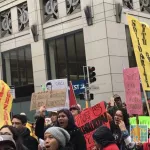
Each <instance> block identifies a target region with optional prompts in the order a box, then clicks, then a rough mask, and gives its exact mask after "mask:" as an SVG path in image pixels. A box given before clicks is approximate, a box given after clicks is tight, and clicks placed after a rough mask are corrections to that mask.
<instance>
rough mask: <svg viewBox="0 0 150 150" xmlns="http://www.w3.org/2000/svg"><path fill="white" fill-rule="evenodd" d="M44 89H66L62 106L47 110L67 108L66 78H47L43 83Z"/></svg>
mask: <svg viewBox="0 0 150 150" xmlns="http://www.w3.org/2000/svg"><path fill="white" fill-rule="evenodd" d="M45 88H46V91H53V90H62V89H66V103H65V106H63V107H53V108H48V109H47V110H48V111H56V110H60V109H62V108H69V95H68V81H67V79H55V80H48V81H46V83H45Z"/></svg>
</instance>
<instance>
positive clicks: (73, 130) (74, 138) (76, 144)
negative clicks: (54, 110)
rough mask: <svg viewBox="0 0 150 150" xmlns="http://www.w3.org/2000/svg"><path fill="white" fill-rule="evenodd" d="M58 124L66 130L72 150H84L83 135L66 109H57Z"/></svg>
mask: <svg viewBox="0 0 150 150" xmlns="http://www.w3.org/2000/svg"><path fill="white" fill-rule="evenodd" d="M58 126H59V127H61V128H63V129H65V130H67V131H68V133H69V134H70V143H71V144H72V145H73V149H74V150H86V141H85V139H84V135H83V133H82V132H81V131H80V129H79V128H78V127H77V126H76V125H75V121H74V117H73V115H72V113H71V112H70V111H69V110H68V109H62V110H60V111H58Z"/></svg>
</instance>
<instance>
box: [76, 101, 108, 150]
mask: <svg viewBox="0 0 150 150" xmlns="http://www.w3.org/2000/svg"><path fill="white" fill-rule="evenodd" d="M75 121H76V125H77V126H78V127H79V128H80V130H81V131H82V132H83V133H84V137H85V140H86V144H87V150H92V148H93V147H94V141H93V138H92V135H93V133H94V131H95V130H96V129H97V128H98V127H100V126H101V125H106V126H108V127H109V121H108V120H107V115H106V109H105V106H104V102H101V103H99V104H97V105H95V106H93V107H90V108H87V109H85V110H83V111H82V112H81V113H80V114H79V115H77V116H76V118H75Z"/></svg>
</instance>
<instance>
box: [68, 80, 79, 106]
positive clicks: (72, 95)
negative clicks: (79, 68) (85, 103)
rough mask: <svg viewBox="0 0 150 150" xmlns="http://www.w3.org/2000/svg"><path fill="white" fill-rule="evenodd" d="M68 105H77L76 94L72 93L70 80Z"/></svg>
mask: <svg viewBox="0 0 150 150" xmlns="http://www.w3.org/2000/svg"><path fill="white" fill-rule="evenodd" d="M69 101H70V107H71V106H73V105H77V101H76V96H75V94H74V90H73V86H72V82H71V81H70V94H69Z"/></svg>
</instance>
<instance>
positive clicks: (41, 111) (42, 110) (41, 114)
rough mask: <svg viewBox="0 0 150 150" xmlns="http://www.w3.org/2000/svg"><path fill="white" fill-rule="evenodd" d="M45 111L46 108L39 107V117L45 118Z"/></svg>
mask: <svg viewBox="0 0 150 150" xmlns="http://www.w3.org/2000/svg"><path fill="white" fill-rule="evenodd" d="M45 111H46V107H45V106H41V107H40V109H39V112H40V116H41V117H44V116H45Z"/></svg>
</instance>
